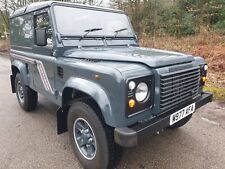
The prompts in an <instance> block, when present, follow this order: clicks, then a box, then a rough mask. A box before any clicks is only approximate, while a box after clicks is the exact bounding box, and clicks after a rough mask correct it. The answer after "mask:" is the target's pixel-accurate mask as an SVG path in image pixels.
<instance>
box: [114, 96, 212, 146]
mask: <svg viewBox="0 0 225 169" xmlns="http://www.w3.org/2000/svg"><path fill="white" fill-rule="evenodd" d="M212 98H213V95H212V94H211V93H203V94H202V95H201V97H200V98H197V99H195V100H194V101H191V102H188V103H185V104H183V105H181V106H179V107H178V108H176V109H173V110H171V111H169V112H167V113H165V114H162V115H160V116H157V117H155V118H153V119H152V120H150V121H148V122H146V123H139V124H135V125H132V126H130V127H123V128H115V130H114V139H115V142H116V143H117V144H119V145H121V146H122V147H132V146H135V145H137V144H138V142H139V141H140V140H142V139H143V138H144V137H145V136H146V135H153V134H155V133H156V132H158V131H161V130H162V129H164V128H166V127H168V126H169V122H170V115H171V114H173V113H174V112H176V111H178V110H180V109H182V108H184V107H186V106H188V105H190V104H192V103H194V102H195V103H196V106H195V108H196V109H198V108H200V107H201V106H203V105H205V104H207V103H209V102H211V101H212Z"/></svg>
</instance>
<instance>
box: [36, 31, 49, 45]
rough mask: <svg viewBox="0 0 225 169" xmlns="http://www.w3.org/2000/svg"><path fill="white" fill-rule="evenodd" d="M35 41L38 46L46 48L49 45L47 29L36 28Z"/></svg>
mask: <svg viewBox="0 0 225 169" xmlns="http://www.w3.org/2000/svg"><path fill="white" fill-rule="evenodd" d="M35 36H36V37H35V39H36V45H37V46H46V45H47V33H46V28H36V29H35Z"/></svg>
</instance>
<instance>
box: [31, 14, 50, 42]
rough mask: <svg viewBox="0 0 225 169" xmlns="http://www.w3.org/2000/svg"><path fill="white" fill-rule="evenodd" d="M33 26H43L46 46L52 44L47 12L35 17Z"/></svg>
mask: <svg viewBox="0 0 225 169" xmlns="http://www.w3.org/2000/svg"><path fill="white" fill-rule="evenodd" d="M35 28H45V29H46V32H47V46H52V27H51V24H50V22H49V15H48V13H43V14H40V15H37V16H36V17H35Z"/></svg>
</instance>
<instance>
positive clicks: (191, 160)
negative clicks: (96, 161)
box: [0, 56, 225, 169]
mask: <svg viewBox="0 0 225 169" xmlns="http://www.w3.org/2000/svg"><path fill="white" fill-rule="evenodd" d="M9 74H10V62H9V60H8V59H7V57H2V56H0V105H1V109H0V169H16V168H19V169H33V168H35V169H36V168H41V169H62V168H63V169H73V168H74V169H80V168H81V167H80V165H79V163H78V161H77V159H76V157H75V156H74V155H73V152H72V149H71V146H70V142H69V138H68V133H64V134H62V135H57V134H56V113H55V112H56V110H57V107H56V106H55V105H53V104H52V103H50V102H49V101H48V100H47V99H45V98H43V97H39V104H38V107H37V109H36V110H35V111H34V112H31V113H25V112H23V110H22V109H21V108H20V107H19V105H18V103H17V100H16V96H15V95H14V94H12V93H11V89H10V81H9ZM117 168H118V169H217V168H218V169H223V168H225V104H224V103H220V102H212V103H210V104H208V105H207V106H205V107H203V108H201V109H199V110H198V111H197V112H196V114H194V116H193V118H192V120H191V121H190V122H189V123H188V124H187V125H185V126H184V127H182V128H180V129H178V130H166V131H165V132H163V133H161V134H159V135H155V136H152V137H146V140H145V141H144V142H143V143H141V144H140V145H139V146H137V147H134V148H129V149H124V154H123V157H122V160H121V163H120V164H119V166H118V167H117Z"/></svg>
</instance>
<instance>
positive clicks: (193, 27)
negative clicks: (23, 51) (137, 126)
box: [0, 0, 225, 100]
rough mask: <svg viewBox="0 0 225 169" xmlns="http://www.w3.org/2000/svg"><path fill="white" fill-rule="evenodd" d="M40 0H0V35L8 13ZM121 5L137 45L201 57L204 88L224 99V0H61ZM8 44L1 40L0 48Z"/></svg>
mask: <svg viewBox="0 0 225 169" xmlns="http://www.w3.org/2000/svg"><path fill="white" fill-rule="evenodd" d="M37 1H43V0H0V36H1V34H3V33H4V31H5V29H6V30H7V31H8V29H9V22H8V18H9V13H11V12H12V11H14V10H15V9H17V8H19V7H21V6H24V5H27V4H31V3H33V2H37ZM62 1H66V2H77V3H82V4H89V5H97V6H103V5H106V6H108V7H112V8H117V9H122V10H124V11H126V12H127V14H128V15H129V17H130V18H131V22H132V25H133V27H134V29H135V32H136V33H137V34H138V37H139V39H140V45H141V46H145V47H153V48H161V49H167V50H174V51H179V52H185V53H189V54H193V55H194V56H202V57H204V58H205V59H206V60H207V62H208V64H209V68H210V69H209V76H208V78H209V79H208V83H207V87H206V88H207V90H209V91H212V92H214V94H215V97H216V98H219V99H223V100H225V0H62ZM8 48H9V43H8V41H0V51H1V50H7V49H8Z"/></svg>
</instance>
